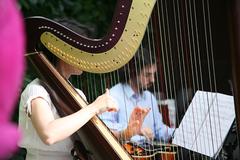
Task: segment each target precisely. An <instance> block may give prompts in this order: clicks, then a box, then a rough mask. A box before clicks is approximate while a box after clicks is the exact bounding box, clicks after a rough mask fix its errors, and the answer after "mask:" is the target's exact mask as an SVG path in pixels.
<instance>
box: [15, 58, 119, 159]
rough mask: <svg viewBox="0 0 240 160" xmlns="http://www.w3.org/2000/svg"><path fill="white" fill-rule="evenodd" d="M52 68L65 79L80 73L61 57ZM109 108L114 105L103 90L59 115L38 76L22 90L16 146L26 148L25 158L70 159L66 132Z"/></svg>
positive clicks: (69, 144)
mask: <svg viewBox="0 0 240 160" xmlns="http://www.w3.org/2000/svg"><path fill="white" fill-rule="evenodd" d="M56 69H57V71H58V72H59V73H60V74H61V75H62V76H63V77H64V78H65V79H69V78H70V76H71V75H80V74H81V73H82V71H81V70H79V69H76V68H74V67H73V66H71V65H69V64H67V63H65V62H64V61H62V60H58V61H57V63H56ZM78 92H79V94H80V95H81V96H82V97H85V95H84V94H83V93H82V92H81V91H80V90H78ZM85 99H86V97H85ZM110 110H111V111H113V110H114V111H115V110H117V107H116V105H115V103H114V101H113V99H112V98H111V96H110V95H109V91H108V90H107V91H106V93H105V94H103V95H101V96H99V97H98V98H97V99H96V100H95V101H94V102H93V103H91V104H89V105H88V106H87V107H85V108H83V109H81V110H79V111H78V112H76V113H74V114H71V115H69V116H66V117H62V118H60V116H59V114H58V112H57V111H56V108H55V106H54V104H53V102H52V100H51V98H50V95H49V93H48V91H47V90H46V89H45V88H44V87H43V86H42V85H41V82H40V80H39V79H35V80H33V81H32V82H31V83H30V84H29V85H28V86H27V87H26V88H25V90H24V91H23V92H22V95H21V100H20V111H19V126H20V128H21V129H22V131H23V140H22V142H21V144H20V146H21V147H24V148H26V149H27V156H26V159H28V160H31V159H45V160H48V159H49V160H53V159H56V160H61V159H64V160H66V159H72V156H71V154H70V149H71V148H73V142H72V141H71V139H70V136H71V135H72V134H73V133H74V132H76V131H77V130H79V129H80V128H81V127H82V126H83V125H84V124H85V123H87V122H88V121H89V120H90V119H91V118H92V117H94V116H95V115H96V114H100V113H102V112H105V111H110Z"/></svg>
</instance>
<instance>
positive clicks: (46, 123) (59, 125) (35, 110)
mask: <svg viewBox="0 0 240 160" xmlns="http://www.w3.org/2000/svg"><path fill="white" fill-rule="evenodd" d="M31 109H32V114H31V117H30V118H31V120H32V123H33V126H34V127H35V129H36V131H37V133H38V135H39V136H40V138H41V139H42V141H43V142H44V143H45V144H48V145H51V144H54V143H56V142H58V141H61V140H63V139H65V138H67V137H69V136H71V135H72V134H73V133H74V132H76V131H77V130H78V129H79V128H81V127H82V126H83V125H84V124H86V123H87V122H88V121H89V120H90V119H91V118H92V117H93V116H95V115H96V114H99V113H102V112H105V111H107V110H117V107H116V105H115V104H114V102H113V100H112V98H111V97H110V96H109V92H108V91H107V92H106V93H105V94H103V95H102V96H99V97H98V98H97V99H96V100H95V101H94V102H93V103H91V104H90V105H88V106H87V107H84V108H83V109H81V110H79V111H78V112H76V113H74V114H71V115H69V116H66V117H62V118H58V119H54V116H53V114H52V111H51V109H50V106H49V104H48V103H47V102H46V101H45V100H44V99H43V98H41V97H38V98H35V99H33V100H32V101H31Z"/></svg>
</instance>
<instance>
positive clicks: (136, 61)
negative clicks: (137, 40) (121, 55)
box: [119, 48, 155, 83]
mask: <svg viewBox="0 0 240 160" xmlns="http://www.w3.org/2000/svg"><path fill="white" fill-rule="evenodd" d="M153 64H155V58H154V55H152V54H150V52H149V51H148V50H147V49H146V48H139V49H138V51H137V52H136V54H135V56H134V57H133V58H132V59H131V60H130V61H129V63H127V64H126V65H125V66H123V67H122V68H121V69H119V80H120V82H121V83H128V82H129V80H130V79H135V78H136V77H137V76H138V75H139V74H140V72H141V70H142V69H143V68H144V67H146V66H151V65H153Z"/></svg>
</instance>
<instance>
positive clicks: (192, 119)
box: [173, 91, 235, 157]
mask: <svg viewBox="0 0 240 160" xmlns="http://www.w3.org/2000/svg"><path fill="white" fill-rule="evenodd" d="M234 118H235V110H234V100H233V96H229V95H224V94H220V93H213V92H205V91H197V92H196V93H195V95H194V97H193V99H192V102H191V104H190V105H189V107H188V109H187V112H186V113H185V115H184V117H183V119H182V122H181V123H180V125H179V128H178V129H176V131H175V134H174V138H173V144H176V145H178V146H181V147H184V148H187V149H189V150H192V151H195V152H198V153H201V154H203V155H207V156H209V157H215V156H216V155H217V154H218V152H219V150H220V149H221V147H222V144H223V142H224V139H225V138H226V136H227V134H228V131H229V129H230V127H231V124H232V123H233V121H234Z"/></svg>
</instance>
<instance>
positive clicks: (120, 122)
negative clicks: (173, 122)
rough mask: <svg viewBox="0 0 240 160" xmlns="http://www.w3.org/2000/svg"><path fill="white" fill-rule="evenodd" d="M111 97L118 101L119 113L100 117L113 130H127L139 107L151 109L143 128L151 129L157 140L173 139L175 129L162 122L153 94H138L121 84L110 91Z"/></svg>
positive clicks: (145, 92) (135, 138)
mask: <svg viewBox="0 0 240 160" xmlns="http://www.w3.org/2000/svg"><path fill="white" fill-rule="evenodd" d="M110 95H111V96H112V97H113V98H114V99H115V100H116V103H117V105H118V107H119V111H118V112H105V113H103V114H102V115H100V116H99V117H100V118H101V119H102V120H103V122H105V124H106V125H107V126H108V127H109V128H110V129H111V130H114V131H121V130H123V129H126V128H127V124H128V121H129V117H130V115H131V113H132V111H133V109H134V107H135V106H139V107H143V108H151V110H150V112H149V113H148V114H147V116H146V117H145V119H144V122H143V127H148V128H151V129H152V131H153V132H154V136H155V137H154V138H155V139H156V140H159V141H164V142H166V141H168V140H169V138H171V136H172V134H173V131H174V129H173V128H169V127H168V126H166V125H165V124H164V123H163V122H162V116H161V114H160V112H159V109H158V104H157V100H156V98H155V96H154V95H153V94H152V93H151V92H149V91H147V90H146V91H143V93H142V94H136V93H135V92H134V91H133V90H132V88H131V87H130V86H129V85H127V84H121V83H119V84H117V85H115V86H114V87H112V88H111V89H110ZM145 140H146V138H145V137H144V136H140V135H136V136H133V137H132V138H131V141H134V142H140V143H141V142H143V141H145Z"/></svg>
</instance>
